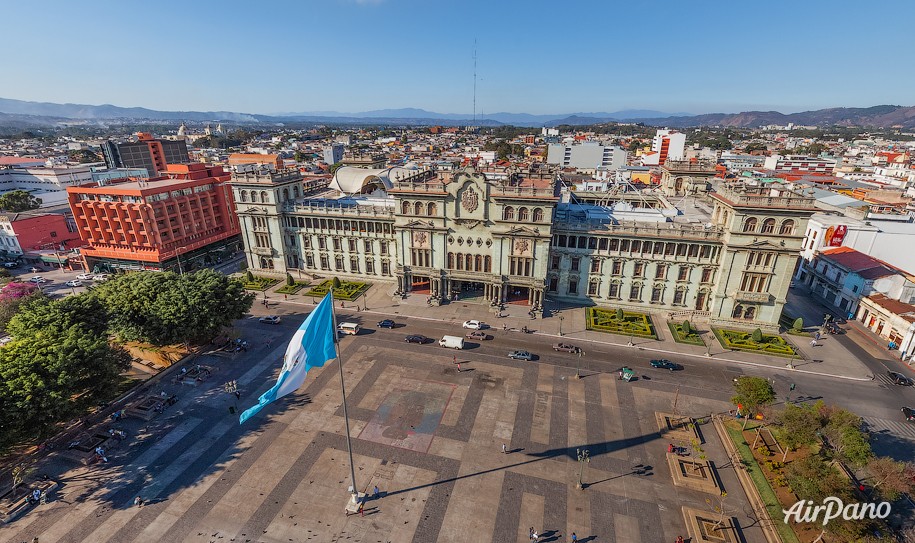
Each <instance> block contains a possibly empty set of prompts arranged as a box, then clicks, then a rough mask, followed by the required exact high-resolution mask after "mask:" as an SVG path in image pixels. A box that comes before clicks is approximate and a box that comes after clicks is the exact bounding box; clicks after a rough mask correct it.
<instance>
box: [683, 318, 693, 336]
mask: <svg viewBox="0 0 915 543" xmlns="http://www.w3.org/2000/svg"><path fill="white" fill-rule="evenodd" d="M680 330H682V331H683V335H684V336H688V335H690V334H691V333H692V331H693V327H692V325H691V324H690V323H689V321H688V320H685V321H683V324H682V325H681V326H680Z"/></svg>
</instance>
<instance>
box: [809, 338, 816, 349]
mask: <svg viewBox="0 0 915 543" xmlns="http://www.w3.org/2000/svg"><path fill="white" fill-rule="evenodd" d="M810 346H811V347H816V346H817V340H815V339H811V340H810Z"/></svg>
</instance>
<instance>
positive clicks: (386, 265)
mask: <svg viewBox="0 0 915 543" xmlns="http://www.w3.org/2000/svg"><path fill="white" fill-rule="evenodd" d="M381 275H391V264H390V262H382V263H381Z"/></svg>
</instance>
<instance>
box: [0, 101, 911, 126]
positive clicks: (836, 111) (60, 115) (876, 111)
mask: <svg viewBox="0 0 915 543" xmlns="http://www.w3.org/2000/svg"><path fill="white" fill-rule="evenodd" d="M106 119H107V120H113V119H133V120H157V121H175V122H179V121H195V122H220V121H221V122H232V123H239V124H249V123H250V124H257V123H271V124H275V123H283V122H300V123H317V124H354V125H365V124H383V125H394V126H397V125H403V126H410V125H416V126H428V125H435V124H441V125H449V126H460V125H468V124H471V123H476V124H477V125H481V126H499V125H505V124H511V125H515V126H530V127H540V126H558V125H563V124H566V125H576V126H584V125H592V124H603V123H610V122H641V123H644V124H647V125H651V126H670V127H692V126H730V127H740V128H756V127H759V126H762V125H769V124H777V125H786V124H788V123H794V124H799V125H815V126H833V125H839V126H861V127H874V128H893V127H899V128H903V129H912V128H915V107H904V106H892V105H882V106H874V107H868V108H830V109H819V110H816V111H803V112H800V113H791V114H784V113H779V112H778V111H746V112H743V113H707V114H704V115H685V114H681V115H669V114H667V113H663V112H660V111H654V110H640V109H627V110H622V111H616V112H612V113H604V112H596V113H569V114H557V115H534V114H529V113H505V112H501V113H489V114H486V115H484V116H483V117H482V119H481V118H477V119H473V117H472V116H470V115H467V114H462V113H435V112H432V111H426V110H424V109H417V108H402V109H378V110H372V111H364V112H361V113H340V112H336V111H314V112H304V113H286V114H280V115H260V114H253V113H237V112H233V111H157V110H154V109H147V108H143V107H120V106H113V105H110V104H105V105H101V106H92V105H85V104H54V103H49V102H27V101H23V100H11V99H7V98H0V123H15V124H16V125H19V126H25V125H30V126H31V125H34V126H53V125H56V124H59V123H61V122H66V121H67V120H82V121H98V120H106Z"/></svg>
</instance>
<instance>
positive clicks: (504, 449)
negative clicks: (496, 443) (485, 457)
mask: <svg viewBox="0 0 915 543" xmlns="http://www.w3.org/2000/svg"><path fill="white" fill-rule="evenodd" d="M502 454H508V447H506V446H505V443H503V444H502Z"/></svg>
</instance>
